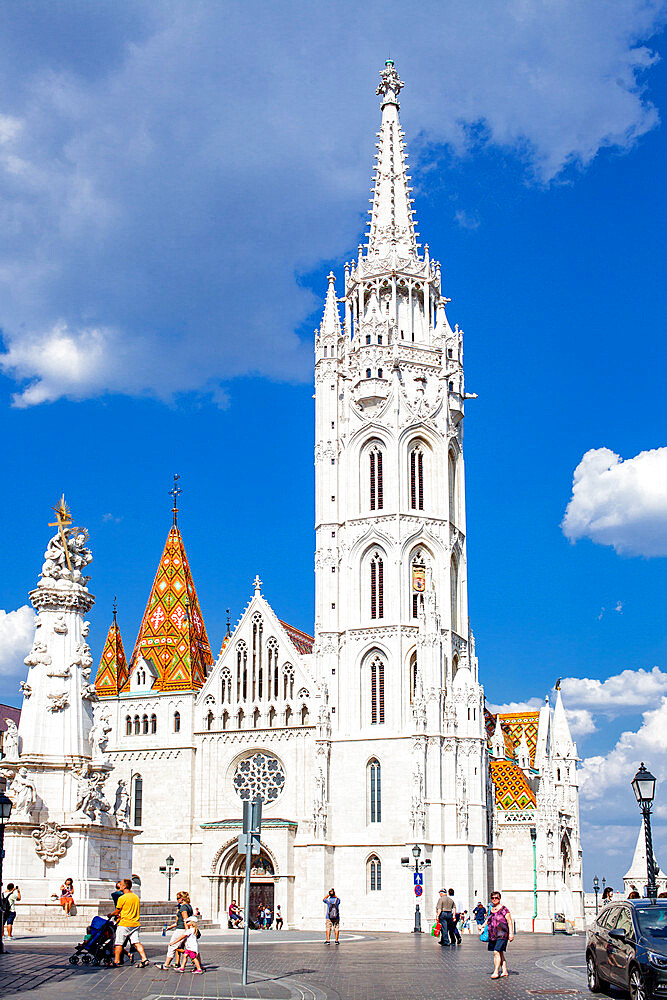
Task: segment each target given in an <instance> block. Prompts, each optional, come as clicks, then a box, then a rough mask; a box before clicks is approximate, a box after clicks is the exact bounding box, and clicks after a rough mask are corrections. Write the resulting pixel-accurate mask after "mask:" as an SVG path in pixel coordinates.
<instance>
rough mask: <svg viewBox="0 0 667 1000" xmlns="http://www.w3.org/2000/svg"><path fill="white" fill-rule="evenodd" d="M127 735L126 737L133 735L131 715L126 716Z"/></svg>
mask: <svg viewBox="0 0 667 1000" xmlns="http://www.w3.org/2000/svg"><path fill="white" fill-rule="evenodd" d="M125 735H126V736H131V735H132V719H131V718H130V716H129V715H126V716H125Z"/></svg>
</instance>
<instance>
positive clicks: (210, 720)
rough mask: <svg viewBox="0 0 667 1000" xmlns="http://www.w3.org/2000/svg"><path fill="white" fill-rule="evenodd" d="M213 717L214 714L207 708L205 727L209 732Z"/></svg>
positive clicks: (211, 727)
mask: <svg viewBox="0 0 667 1000" xmlns="http://www.w3.org/2000/svg"><path fill="white" fill-rule="evenodd" d="M214 719H215V716H214V715H213V712H212V711H211V710H210V709H209V711H208V715H207V716H206V728H207V729H208V731H209V733H210V732H211V730H212V729H213V721H214Z"/></svg>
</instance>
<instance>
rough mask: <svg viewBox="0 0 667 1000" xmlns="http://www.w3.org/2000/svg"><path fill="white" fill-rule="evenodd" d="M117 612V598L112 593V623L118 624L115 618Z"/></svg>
mask: <svg viewBox="0 0 667 1000" xmlns="http://www.w3.org/2000/svg"><path fill="white" fill-rule="evenodd" d="M117 613H118V598H117V597H116V595H115V594H114V595H113V623H114V625H117V624H118V622H117V620H116V615H117Z"/></svg>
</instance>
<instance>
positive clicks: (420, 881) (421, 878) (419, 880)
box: [414, 872, 424, 885]
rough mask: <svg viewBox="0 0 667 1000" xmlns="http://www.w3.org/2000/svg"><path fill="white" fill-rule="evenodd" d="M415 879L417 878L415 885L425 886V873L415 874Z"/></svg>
mask: <svg viewBox="0 0 667 1000" xmlns="http://www.w3.org/2000/svg"><path fill="white" fill-rule="evenodd" d="M414 878H415V885H423V884H424V873H423V872H415V873H414Z"/></svg>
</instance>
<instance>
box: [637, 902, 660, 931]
mask: <svg viewBox="0 0 667 1000" xmlns="http://www.w3.org/2000/svg"><path fill="white" fill-rule="evenodd" d="M635 913H636V914H637V919H638V921H639V926H640V928H641V930H642V933H643V934H648V935H649V937H656V938H667V906H641V907H640V906H638V907H637V908H636V909H635Z"/></svg>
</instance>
